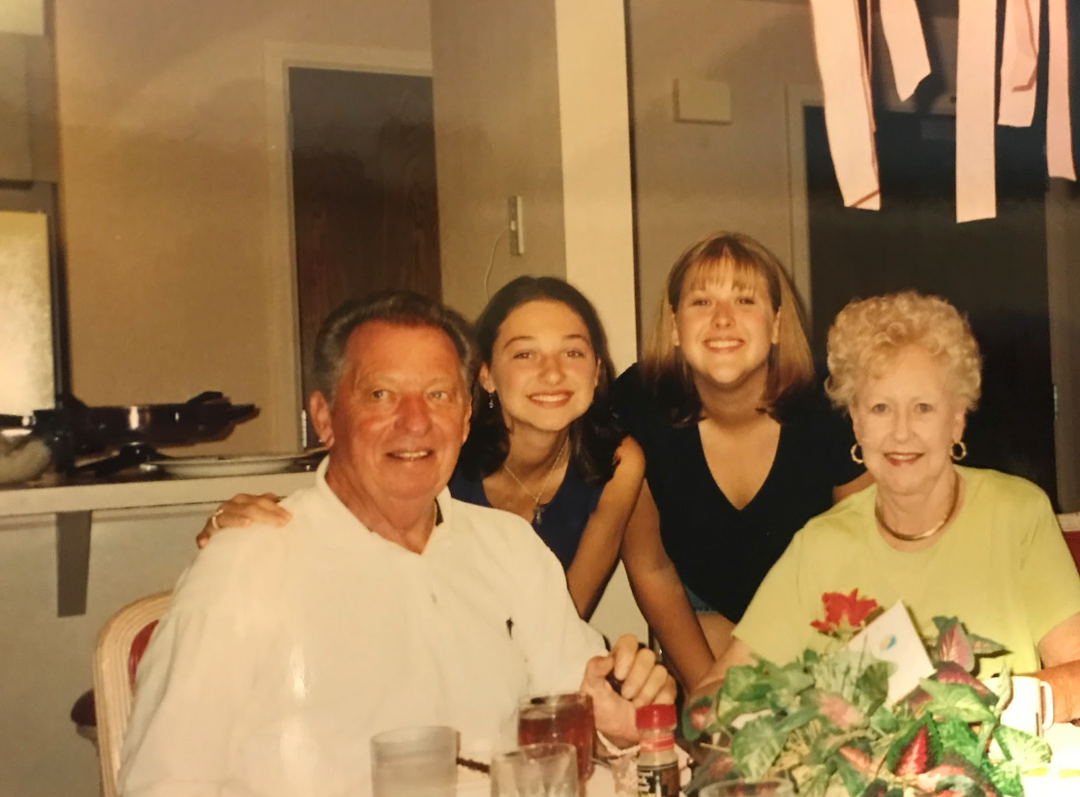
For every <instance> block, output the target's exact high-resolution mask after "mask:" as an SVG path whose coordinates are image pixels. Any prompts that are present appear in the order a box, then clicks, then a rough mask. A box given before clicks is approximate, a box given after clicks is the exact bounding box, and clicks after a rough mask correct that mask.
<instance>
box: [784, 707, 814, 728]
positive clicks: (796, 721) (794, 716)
mask: <svg viewBox="0 0 1080 797" xmlns="http://www.w3.org/2000/svg"><path fill="white" fill-rule="evenodd" d="M817 715H818V712H817V709H816V708H815V707H814V706H803V707H802V708H800V709H799V710H798V711H793V712H791V713H790V714H788V715H787V716H786V717H784V718H783V719H782V720H780V722H779V723H778V724H777V726H776V729H777V730H778V731H779V732H780V733H783V734H788V733H791V732H792V731H794V730H796V729H798V728H801V727H803V726H804V725H806V724H807V723H808V722H810V720H812V719H814V717H816V716H817Z"/></svg>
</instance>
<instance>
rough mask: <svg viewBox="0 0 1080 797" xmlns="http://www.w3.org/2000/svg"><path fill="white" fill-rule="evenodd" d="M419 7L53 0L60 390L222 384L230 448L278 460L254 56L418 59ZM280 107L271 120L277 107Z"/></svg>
mask: <svg viewBox="0 0 1080 797" xmlns="http://www.w3.org/2000/svg"><path fill="white" fill-rule="evenodd" d="M429 38H430V29H429V20H428V2H427V0H399V1H398V2H394V3H386V2H382V0H350V1H349V2H345V0H312V1H311V2H305V3H295V2H288V0H273V1H272V2H271V1H266V2H258V3H214V2H209V1H208V0H201V1H199V2H185V3H177V4H171V5H170V4H168V3H165V4H162V3H150V4H148V3H144V2H138V1H137V0H64V2H59V3H56V49H57V70H58V90H59V104H60V136H61V158H62V168H63V183H62V190H63V203H64V207H63V214H64V216H63V217H64V222H65V226H66V241H67V252H68V276H69V284H70V306H71V313H70V318H71V341H72V365H73V383H74V388H75V391H76V393H77V394H78V395H79V396H80V397H81V398H82V399H83V400H84V401H86V402H87V403H90V404H109V403H131V402H165V401H182V400H185V399H187V398H189V397H191V396H193V395H195V394H197V393H199V392H200V391H202V390H207V389H218V390H222V391H224V392H225V393H226V394H227V395H229V396H230V397H232V399H233V400H234V401H238V402H254V403H256V404H258V405H259V406H260V407H261V408H262V414H261V416H260V417H259V418H257V419H255V420H253V421H249V422H247V423H245V424H242V425H241V426H239V427H238V428H237V430H236V432H235V433H234V434H233V435H232V436H231V437H230V438H229V439H228V440H226V441H225V442H224V443H221V444H218V445H217V446H212V447H211V448H219V449H222V450H228V451H257V450H268V449H290V448H293V447H294V446H295V444H296V443H295V429H296V428H297V425H296V423H295V420H294V417H293V415H292V412H293V408H294V406H295V405H294V402H295V392H294V391H295V388H294V387H293V384H292V379H293V371H292V369H293V367H294V363H293V360H292V347H293V342H292V340H291V338H290V334H291V329H292V313H293V310H292V307H291V306H282V305H286V304H287V303H286V302H283V301H281V300H280V298H279V296H280V293H275V292H274V291H273V290H272V287H271V286H272V285H273V284H274V278H275V276H280V275H276V274H274V273H272V271H271V270H272V268H273V266H272V265H271V264H272V263H276V262H281V261H280V259H278V258H274V257H272V255H273V254H274V253H272V252H270V251H268V250H269V249H270V246H269V244H268V237H269V235H270V230H269V226H268V225H269V224H270V219H271V208H270V207H269V198H268V197H269V186H270V181H271V175H270V174H269V169H270V166H269V165H268V164H269V161H270V159H268V153H267V130H268V110H267V102H266V97H265V83H266V80H265V72H264V70H265V67H264V54H265V51H266V49H267V47H268V45H269V46H271V47H272V46H273V44H275V43H276V44H280V43H288V44H292V45H306V46H316V45H323V46H328V47H370V48H384V49H390V50H399V49H400V50H408V51H427V50H428V49H429ZM278 110H279V109H271V111H274V112H276V111H278Z"/></svg>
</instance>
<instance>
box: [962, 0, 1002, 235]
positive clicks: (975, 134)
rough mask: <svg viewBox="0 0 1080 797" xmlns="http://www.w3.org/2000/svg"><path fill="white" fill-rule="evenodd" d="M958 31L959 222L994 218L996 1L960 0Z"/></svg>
mask: <svg viewBox="0 0 1080 797" xmlns="http://www.w3.org/2000/svg"><path fill="white" fill-rule="evenodd" d="M957 29H958V30H957V38H958V41H957V52H956V64H957V66H956V71H957V75H956V220H957V221H975V220H976V219H992V218H993V217H994V216H995V215H996V214H997V196H996V191H997V181H996V175H995V164H994V77H995V74H994V73H995V71H996V70H995V69H994V66H995V63H994V61H995V52H994V50H995V49H996V45H997V2H996V0H960V13H959V19H958V22H957Z"/></svg>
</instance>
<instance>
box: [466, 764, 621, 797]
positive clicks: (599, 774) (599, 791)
mask: <svg viewBox="0 0 1080 797" xmlns="http://www.w3.org/2000/svg"><path fill="white" fill-rule="evenodd" d="M457 794H458V797H489V795H490V794H491V779H490V778H489V777H488V775H487V773H484V772H477V771H475V770H473V769H466V768H465V767H461V766H459V767H458V781H457ZM585 797H627V796H626V795H622V794H619V795H617V793H616V791H615V781H614V779H613V778H612V776H611V770H610V769H608V768H607V767H606V766H602V765H597V766H596V767H594V768H593V773H592V776H591V777H590V778H589V782H588V784H587V785H586V791H585Z"/></svg>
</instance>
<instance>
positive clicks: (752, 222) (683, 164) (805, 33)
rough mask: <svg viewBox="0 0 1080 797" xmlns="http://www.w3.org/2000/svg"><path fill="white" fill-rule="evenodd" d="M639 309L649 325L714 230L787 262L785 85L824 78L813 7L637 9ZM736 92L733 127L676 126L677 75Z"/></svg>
mask: <svg viewBox="0 0 1080 797" xmlns="http://www.w3.org/2000/svg"><path fill="white" fill-rule="evenodd" d="M630 30H631V52H632V53H633V61H632V70H631V71H632V80H633V88H634V108H633V112H634V148H635V164H636V168H637V173H636V180H637V185H636V189H637V202H638V204H637V212H638V218H637V221H638V246H639V250H638V252H639V262H638V269H639V291H638V295H639V298H638V301H639V306H640V308H641V313H642V329H643V331H644V332H646V333H647V331H648V330H649V329H650V325H651V324H652V320H653V318H654V312H655V305H656V302H657V299H658V297H659V295H660V291H661V288H662V285H663V281H664V278H665V277H666V276H667V271H668V269H669V268H670V267H671V264H672V263H673V262H674V261H675V258H676V257H678V255H679V253H680V252H681V251H682V250H683V249H684V248H685V247H686V246H687V245H688V244H690V243H691V242H692V241H694V240H696V239H698V238H700V237H702V236H704V235H707V234H708V233H710V232H714V231H717V230H739V231H742V232H745V233H749V234H750V235H753V236H754V237H756V238H759V239H760V240H761V241H763V242H764V243H765V244H766V245H767V246H769V247H770V248H772V249H774V250H775V251H776V252H777V254H778V255H779V256H780V257H781V258H782V259H783V260H784V261H785V262H790V260H791V257H790V255H791V229H790V226H791V220H790V201H789V199H788V197H789V193H788V167H787V159H788V154H787V152H788V139H787V111H786V102H787V100H786V93H785V92H786V86H787V85H788V84H806V83H813V82H815V81H816V79H817V64H816V61H815V60H814V51H813V38H812V36H811V30H810V14H809V10H808V6H806V5H797V4H792V3H781V2H763V1H762V0H727V1H726V2H723V3H716V2H712V0H681V2H680V3H679V4H678V5H677V7H672V6H671V5H668V4H658V3H652V2H649V1H648V0H632V1H631V3H630ZM679 77H682V78H694V79H706V80H716V81H723V82H726V83H728V84H729V85H730V87H731V106H732V118H733V121H732V123H731V124H729V125H716V124H687V123H677V122H675V121H674V105H673V97H672V91H673V88H672V87H673V82H674V80H675V78H679Z"/></svg>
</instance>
